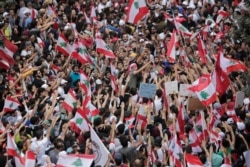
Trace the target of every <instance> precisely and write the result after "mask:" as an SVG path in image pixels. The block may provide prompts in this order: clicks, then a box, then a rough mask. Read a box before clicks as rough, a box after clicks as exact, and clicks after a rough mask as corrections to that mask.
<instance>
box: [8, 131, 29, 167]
mask: <svg viewBox="0 0 250 167" xmlns="http://www.w3.org/2000/svg"><path fill="white" fill-rule="evenodd" d="M7 154H8V156H13V157H14V160H15V165H16V166H18V167H25V157H24V156H21V155H20V154H19V150H18V148H17V146H16V143H15V141H14V138H13V137H12V136H11V134H10V133H8V134H7Z"/></svg>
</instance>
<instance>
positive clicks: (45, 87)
mask: <svg viewBox="0 0 250 167" xmlns="http://www.w3.org/2000/svg"><path fill="white" fill-rule="evenodd" d="M48 87H49V85H47V84H43V85H42V86H41V88H44V89H47V88H48Z"/></svg>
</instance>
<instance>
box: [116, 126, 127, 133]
mask: <svg viewBox="0 0 250 167" xmlns="http://www.w3.org/2000/svg"><path fill="white" fill-rule="evenodd" d="M116 130H117V133H118V134H119V135H122V134H123V133H124V130H125V125H124V124H120V125H118V126H117V128H116Z"/></svg>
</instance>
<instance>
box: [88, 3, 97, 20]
mask: <svg viewBox="0 0 250 167" xmlns="http://www.w3.org/2000/svg"><path fill="white" fill-rule="evenodd" d="M90 18H92V20H93V22H96V21H97V17H96V8H95V6H94V5H91V9H90Z"/></svg>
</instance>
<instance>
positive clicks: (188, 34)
mask: <svg viewBox="0 0 250 167" xmlns="http://www.w3.org/2000/svg"><path fill="white" fill-rule="evenodd" d="M174 23H175V28H176V30H177V32H178V33H180V34H181V35H183V36H185V37H188V38H190V37H191V36H192V33H191V32H190V31H189V30H188V29H187V28H186V27H185V26H183V25H182V24H181V23H179V22H177V21H175V22H174Z"/></svg>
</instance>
